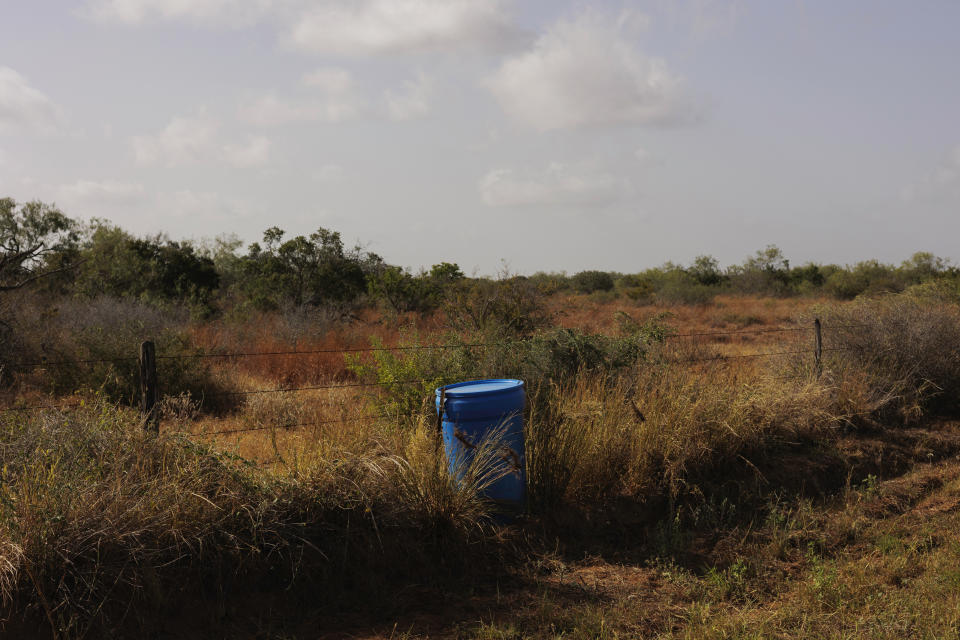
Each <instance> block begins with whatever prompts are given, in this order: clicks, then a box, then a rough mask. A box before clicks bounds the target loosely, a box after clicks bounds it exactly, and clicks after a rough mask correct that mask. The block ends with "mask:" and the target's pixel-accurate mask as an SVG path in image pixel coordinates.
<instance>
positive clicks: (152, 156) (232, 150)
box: [131, 113, 270, 168]
mask: <svg viewBox="0 0 960 640" xmlns="http://www.w3.org/2000/svg"><path fill="white" fill-rule="evenodd" d="M219 131H220V125H219V124H218V123H217V122H216V121H215V120H213V119H212V118H210V117H208V116H207V115H205V114H203V113H201V114H200V115H197V116H189V117H177V118H174V119H173V120H171V121H170V123H169V124H168V125H167V126H166V127H164V128H163V130H162V131H160V132H158V133H155V134H152V135H144V136H135V137H134V138H132V140H131V144H132V146H133V152H134V156H135V157H136V160H137V164H140V165H144V166H165V167H177V166H184V165H195V164H210V163H218V162H223V163H226V164H229V165H232V166H234V167H239V168H246V167H258V166H262V165H264V164H266V163H267V161H268V160H269V156H270V140H269V138H266V137H265V136H250V137H248V138H247V140H246V141H245V142H242V143H227V144H224V143H223V142H221V141H220V136H219Z"/></svg>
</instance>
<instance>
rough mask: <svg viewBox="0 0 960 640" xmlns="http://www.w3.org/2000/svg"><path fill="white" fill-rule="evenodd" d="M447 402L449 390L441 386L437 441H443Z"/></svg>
mask: <svg viewBox="0 0 960 640" xmlns="http://www.w3.org/2000/svg"><path fill="white" fill-rule="evenodd" d="M446 403H447V390H446V388H444V387H440V403H439V404H438V405H437V442H443V411H444V409H445V408H446V406H445V405H446Z"/></svg>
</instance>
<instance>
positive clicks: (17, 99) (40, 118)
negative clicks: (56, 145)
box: [0, 67, 62, 133]
mask: <svg viewBox="0 0 960 640" xmlns="http://www.w3.org/2000/svg"><path fill="white" fill-rule="evenodd" d="M61 119H62V114H61V111H60V108H59V107H57V105H55V104H54V103H53V101H52V100H50V98H48V97H47V96H46V95H44V94H43V93H42V92H41V91H39V90H38V89H35V88H34V87H32V86H30V83H28V82H27V80H26V78H24V77H23V76H22V75H20V74H19V73H17V72H16V71H14V70H13V69H11V68H10V67H0V132H4V131H24V130H27V131H38V132H46V133H49V132H50V131H53V130H54V129H56V128H57V127H58V126H59V125H60V122H61Z"/></svg>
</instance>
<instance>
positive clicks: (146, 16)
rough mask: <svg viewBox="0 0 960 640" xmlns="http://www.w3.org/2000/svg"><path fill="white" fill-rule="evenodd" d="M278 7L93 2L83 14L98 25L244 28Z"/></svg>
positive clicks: (249, 0)
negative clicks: (181, 23)
mask: <svg viewBox="0 0 960 640" xmlns="http://www.w3.org/2000/svg"><path fill="white" fill-rule="evenodd" d="M277 5H278V2H276V1H275V0H91V1H90V2H88V4H87V5H86V7H85V8H84V9H83V10H82V12H81V13H82V14H84V15H86V16H87V17H89V18H91V19H93V20H96V21H98V22H113V23H120V24H126V25H140V24H143V23H146V22H150V21H154V20H164V21H174V20H183V21H186V22H191V23H194V24H204V25H210V26H219V25H226V26H241V25H247V24H251V23H253V22H254V21H256V20H257V19H259V18H261V17H263V16H265V15H267V14H268V13H269V12H270V11H271V9H273V8H274V7H276V6H277Z"/></svg>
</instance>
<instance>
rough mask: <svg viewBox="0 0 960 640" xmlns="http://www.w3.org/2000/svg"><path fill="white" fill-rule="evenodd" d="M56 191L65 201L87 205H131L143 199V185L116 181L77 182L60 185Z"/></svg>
mask: <svg viewBox="0 0 960 640" xmlns="http://www.w3.org/2000/svg"><path fill="white" fill-rule="evenodd" d="M58 191H59V193H60V194H61V195H62V197H63V198H64V199H65V200H67V201H70V202H78V201H79V202H83V203H88V204H109V203H114V204H123V203H131V202H136V201H137V200H139V199H141V198H142V197H143V185H141V184H131V183H127V182H118V181H116V180H103V181H100V182H98V181H95V180H77V181H76V182H74V183H72V184H65V185H61V186H60V187H59V189H58Z"/></svg>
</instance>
